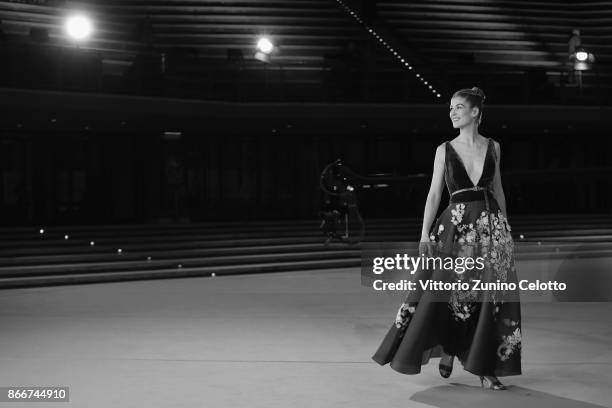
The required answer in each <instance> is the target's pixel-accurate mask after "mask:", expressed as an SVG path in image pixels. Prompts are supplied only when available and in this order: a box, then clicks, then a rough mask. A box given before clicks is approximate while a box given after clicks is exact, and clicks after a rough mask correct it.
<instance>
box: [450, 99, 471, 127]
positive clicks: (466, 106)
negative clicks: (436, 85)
mask: <svg viewBox="0 0 612 408" xmlns="http://www.w3.org/2000/svg"><path fill="white" fill-rule="evenodd" d="M477 114H478V108H472V107H471V106H470V103H469V102H468V101H467V100H466V99H465V98H464V97H462V96H455V97H454V98H452V99H451V102H450V112H449V117H450V120H451V122H452V123H453V128H455V129H459V128H462V127H464V126H467V125H469V124H470V123H472V122H473V121H474V119H476V115H477Z"/></svg>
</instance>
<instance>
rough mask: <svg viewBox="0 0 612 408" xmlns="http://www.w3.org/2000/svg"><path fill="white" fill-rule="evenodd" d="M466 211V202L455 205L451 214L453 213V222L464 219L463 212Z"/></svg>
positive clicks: (457, 222)
mask: <svg viewBox="0 0 612 408" xmlns="http://www.w3.org/2000/svg"><path fill="white" fill-rule="evenodd" d="M464 213H465V204H463V203H460V204H457V205H456V206H455V209H454V210H451V214H452V215H453V216H452V218H451V222H452V223H453V224H455V225H457V224H459V223H460V222H461V220H463V214H464Z"/></svg>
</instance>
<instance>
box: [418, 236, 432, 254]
mask: <svg viewBox="0 0 612 408" xmlns="http://www.w3.org/2000/svg"><path fill="white" fill-rule="evenodd" d="M432 245H433V243H432V242H431V241H430V240H429V239H423V238H421V242H419V255H426V256H432V254H433V251H432V248H431V246H432Z"/></svg>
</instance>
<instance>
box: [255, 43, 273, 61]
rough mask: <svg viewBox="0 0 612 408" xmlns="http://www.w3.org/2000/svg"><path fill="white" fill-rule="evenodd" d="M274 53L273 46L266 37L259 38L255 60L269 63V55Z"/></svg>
mask: <svg viewBox="0 0 612 408" xmlns="http://www.w3.org/2000/svg"><path fill="white" fill-rule="evenodd" d="M272 51H274V44H272V41H270V39H269V38H268V37H261V38H260V39H259V41H257V51H256V52H255V59H256V60H259V61H261V62H265V63H266V64H269V63H270V54H271V53H272Z"/></svg>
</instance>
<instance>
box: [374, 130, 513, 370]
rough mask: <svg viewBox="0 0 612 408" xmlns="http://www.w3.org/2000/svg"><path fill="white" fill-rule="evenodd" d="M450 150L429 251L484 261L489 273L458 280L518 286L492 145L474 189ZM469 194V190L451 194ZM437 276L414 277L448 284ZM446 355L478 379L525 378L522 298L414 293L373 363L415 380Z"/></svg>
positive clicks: (493, 292)
mask: <svg viewBox="0 0 612 408" xmlns="http://www.w3.org/2000/svg"><path fill="white" fill-rule="evenodd" d="M445 149H446V150H445V151H446V156H445V162H444V180H445V183H446V187H447V189H448V191H449V193H450V194H451V198H450V203H449V205H448V207H447V208H446V209H445V210H444V211H443V212H442V213H441V214H440V216H439V217H438V218H437V219H436V221H435V222H434V223H433V226H432V228H431V230H430V237H429V239H430V241H431V243H430V246H431V247H433V248H434V249H435V250H436V254H438V255H441V254H447V255H448V254H449V253H453V254H454V256H458V255H459V254H458V252H457V248H472V249H475V252H474V250H472V252H471V253H470V256H474V255H475V254H476V255H478V256H482V257H483V258H484V264H485V266H486V267H485V268H484V269H483V270H482V271H475V272H473V273H470V274H468V273H463V274H461V276H459V275H455V272H454V271H451V272H450V275H451V276H450V277H451V278H453V279H456V280H461V279H479V280H482V281H483V282H496V281H499V282H515V283H516V282H517V279H516V269H515V267H514V244H513V241H512V237H511V235H510V231H511V228H510V225H509V224H508V220H507V219H506V217H504V215H503V214H502V212H501V210H500V207H499V204H498V203H497V201H496V200H495V198H494V197H493V195H492V193H491V191H490V190H491V188H492V183H493V179H494V176H495V171H496V161H497V157H496V152H495V148H494V144H493V140H492V139H490V138H489V140H488V146H487V152H486V155H485V161H484V165H483V171H482V175H481V177H480V180H479V181H478V183H477V184H476V185H474V184H473V182H472V181H471V180H470V178H469V176H468V174H467V170H466V168H465V166H464V164H463V162H462V160H461V157H459V155H458V153H457V152H456V151H455V149H454V148H453V147H452V145H451V144H450V143H449V142H446V144H445ZM474 187H476V189H474ZM466 188H470V190H468V191H460V192H457V193H455V194H453V193H454V192H456V191H457V190H464V189H466ZM478 188H481V189H480V190H477V189H478ZM482 188H484V190H483V189H482ZM484 194H487V198H488V200H485V197H484ZM489 225H490V226H491V228H489ZM491 236H492V237H491ZM430 256H431V255H430ZM439 272H441V271H433V272H432V271H423V270H420V271H418V272H417V274H416V275H415V276H416V277H417V279H436V278H435V277H436V276H437V277H441V276H443V278H442V279H445V280H447V281H448V276H449V272H445V275H441V274H440V273H439ZM432 274H433V275H432ZM417 283H418V282H417ZM469 287H470V289H471V288H472V285H469ZM440 296H442V297H440ZM442 352H444V353H446V354H450V355H454V356H457V357H458V359H459V361H460V362H461V363H462V364H463V367H464V369H465V370H467V371H469V372H471V373H473V374H476V375H483V376H484V375H489V376H497V377H503V376H509V375H518V374H521V311H520V303H519V294H518V291H504V290H487V291H482V290H481V291H472V290H452V291H446V292H444V293H442V294H441V293H440V292H439V291H438V292H436V293H434V291H423V290H417V291H410V292H409V294H408V296H407V297H406V299H405V300H404V302H403V303H402V305H401V306H400V308H399V310H398V312H397V316H396V319H395V322H394V323H393V324H392V325H391V328H390V329H389V331H388V332H387V334H386V336H385V337H384V339H383V341H382V343H381V344H380V346H379V348H378V350H377V351H376V353H375V354H374V356H373V357H372V359H373V360H374V361H376V362H377V363H378V364H380V365H385V364H387V363H390V366H391V368H393V369H394V370H396V371H398V372H400V373H403V374H417V373H419V372H421V366H422V365H423V364H426V363H427V362H428V361H429V359H430V358H431V357H440V356H441V355H442Z"/></svg>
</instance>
